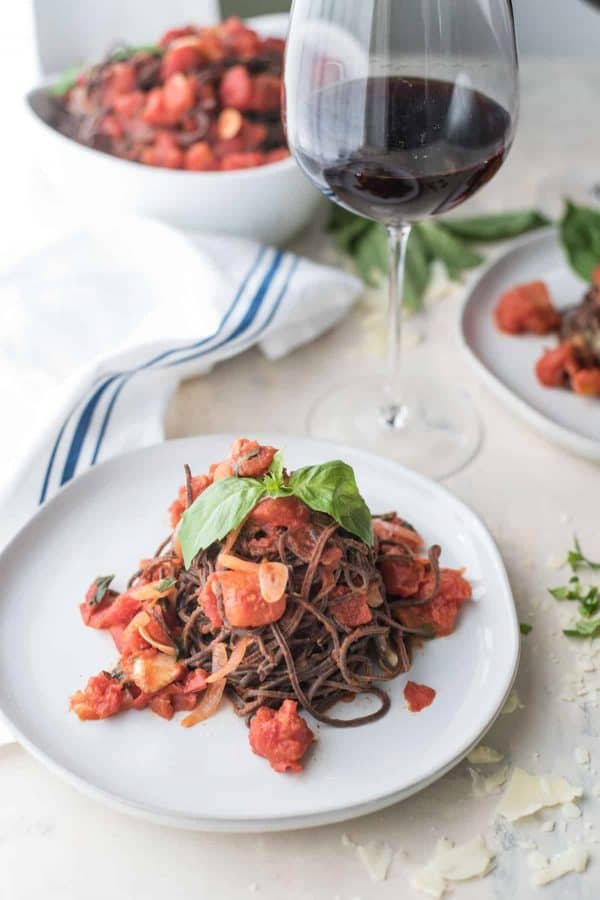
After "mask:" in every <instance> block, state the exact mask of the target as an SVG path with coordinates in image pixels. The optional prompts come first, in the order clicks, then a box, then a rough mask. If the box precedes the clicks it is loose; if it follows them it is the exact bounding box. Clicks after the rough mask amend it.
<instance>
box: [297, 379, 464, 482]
mask: <svg viewBox="0 0 600 900" xmlns="http://www.w3.org/2000/svg"><path fill="white" fill-rule="evenodd" d="M404 401H405V402H404V406H403V408H402V413H401V414H400V415H399V416H397V417H396V424H395V425H389V424H386V422H385V418H384V416H383V415H382V412H381V407H382V395H381V382H380V381H378V382H375V381H371V380H368V379H360V380H358V379H356V380H355V381H352V382H350V383H349V384H346V385H344V386H343V387H342V386H340V387H338V388H333V389H332V390H330V391H329V392H328V393H327V394H325V396H323V397H321V398H320V399H319V400H318V401H317V403H316V404H315V405H314V407H313V408H312V410H311V411H310V413H309V417H308V423H307V425H308V432H309V434H310V435H311V437H314V438H320V439H321V440H329V441H335V442H338V443H345V444H349V445H351V446H353V447H359V448H361V449H363V450H370V451H372V452H373V453H378V454H380V455H381V456H387V457H390V458H391V459H394V460H396V461H397V462H400V463H402V464H403V465H405V466H408V467H409V468H411V469H414V470H415V471H417V472H421V473H422V474H423V475H428V476H429V477H430V478H435V479H438V480H439V479H442V478H447V477H448V476H450V475H453V474H455V473H456V472H458V471H459V470H460V469H462V468H463V467H464V466H466V465H467V463H469V462H470V461H471V460H472V459H473V457H474V456H475V454H476V453H477V450H478V449H479V445H480V442H481V424H480V421H479V418H478V416H477V413H476V411H475V409H474V407H473V405H472V403H471V400H470V399H469V397H468V395H467V394H466V393H465V392H464V391H461V390H460V389H459V388H456V387H453V386H451V385H448V384H442V383H440V382H438V381H435V380H434V379H432V378H428V377H426V376H415V377H411V378H409V379H407V380H406V382H405V385H404Z"/></svg>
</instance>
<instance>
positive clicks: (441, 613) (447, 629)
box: [395, 569, 472, 637]
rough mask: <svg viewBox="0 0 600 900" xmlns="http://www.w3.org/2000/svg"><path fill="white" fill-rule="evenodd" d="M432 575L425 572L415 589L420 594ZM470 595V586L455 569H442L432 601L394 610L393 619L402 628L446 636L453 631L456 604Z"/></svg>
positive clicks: (428, 584)
mask: <svg viewBox="0 0 600 900" xmlns="http://www.w3.org/2000/svg"><path fill="white" fill-rule="evenodd" d="M432 578H433V575H432V574H431V573H428V574H427V575H426V576H425V578H424V579H423V581H422V582H421V586H420V589H419V592H420V593H422V594H423V595H424V596H425V595H426V593H427V592H428V591H430V590H431V579H432ZM471 596H472V590H471V585H470V584H469V582H468V581H467V580H466V578H464V577H463V573H462V571H460V570H458V569H442V570H441V572H440V587H439V591H438V593H437V594H436V596H435V597H434V599H433V600H430V601H429V602H427V603H421V604H420V605H418V606H405V607H401V608H399V609H397V610H396V613H395V614H396V618H397V619H398V620H399V621H400V622H401V623H402V624H403V625H404V626H405V627H406V628H415V629H421V628H426V629H430V630H431V631H432V632H433V634H434V635H435V636H436V637H446V636H447V635H449V634H451V633H452V631H453V630H454V625H455V623H456V618H457V616H458V613H459V610H460V607H461V606H462V605H463V603H466V601H467V600H470V599H471Z"/></svg>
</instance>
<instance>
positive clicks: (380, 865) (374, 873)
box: [356, 841, 394, 881]
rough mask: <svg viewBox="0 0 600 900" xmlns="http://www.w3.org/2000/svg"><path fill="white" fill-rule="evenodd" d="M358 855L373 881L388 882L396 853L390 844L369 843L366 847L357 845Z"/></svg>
mask: <svg viewBox="0 0 600 900" xmlns="http://www.w3.org/2000/svg"><path fill="white" fill-rule="evenodd" d="M356 853H357V855H358V858H359V859H360V861H361V862H362V864H363V866H364V867H365V869H366V870H367V872H368V873H369V877H370V879H371V881H385V880H386V878H387V877H388V873H389V871H390V866H391V865H392V859H393V858H394V851H393V850H392V848H391V847H390V845H389V844H388V843H385V842H383V843H381V842H380V841H369V843H368V844H365V845H364V846H363V845H361V844H357V845H356Z"/></svg>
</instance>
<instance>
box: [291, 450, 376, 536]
mask: <svg viewBox="0 0 600 900" xmlns="http://www.w3.org/2000/svg"><path fill="white" fill-rule="evenodd" d="M288 486H289V488H290V489H291V491H292V493H293V494H294V496H295V497H298V498H299V499H300V500H302V501H303V502H304V503H306V505H307V506H310V508H311V509H316V510H319V512H323V513H327V514H328V515H330V516H331V517H332V518H333V519H335V521H336V522H337V523H338V524H339V525H341V526H342V528H345V529H346V531H349V532H350V533H351V534H355V535H356V536H357V537H359V538H360V539H361V540H362V541H364V542H365V543H366V544H369V546H371V545H372V544H373V526H372V523H371V513H370V512H369V508H368V506H367V504H366V503H365V501H364V500H363V498H362V497H361V495H360V493H359V490H358V486H357V484H356V478H355V477H354V471H353V469H352V467H351V466H349V465H348V464H347V463H344V462H342V461H341V460H333V461H332V462H327V463H323V464H322V465H319V466H307V467H306V468H304V469H298V471H297V472H293V473H292V475H291V476H290V480H289V483H288Z"/></svg>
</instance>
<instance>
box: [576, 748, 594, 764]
mask: <svg viewBox="0 0 600 900" xmlns="http://www.w3.org/2000/svg"><path fill="white" fill-rule="evenodd" d="M575 762H576V763H577V764H578V765H580V766H587V765H588V764H589V762H590V751H589V750H588V749H587V747H576V748H575Z"/></svg>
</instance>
